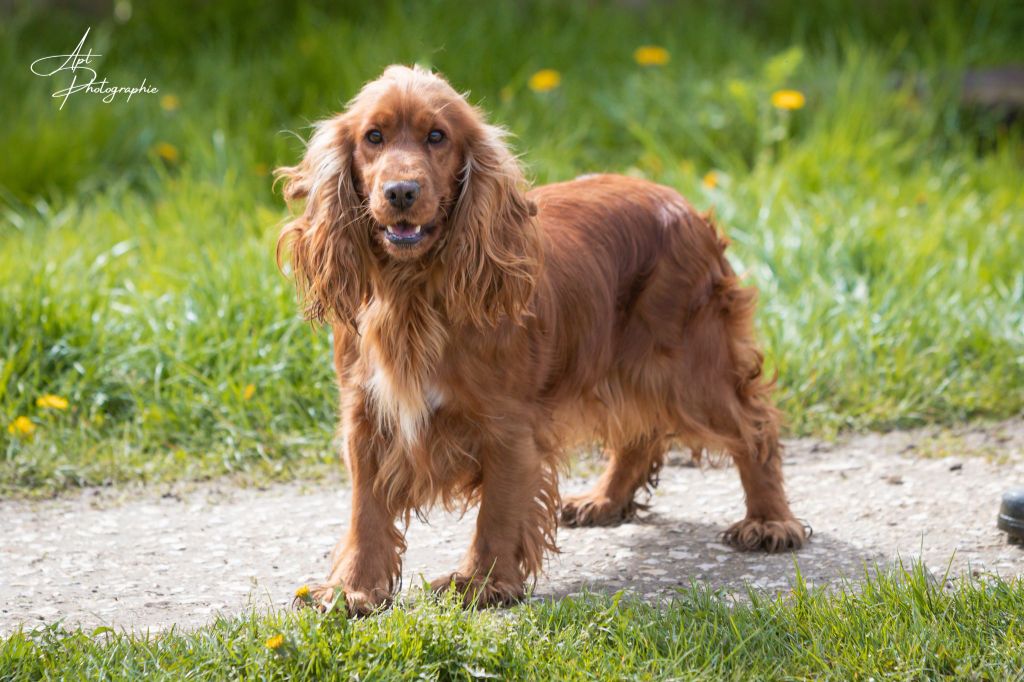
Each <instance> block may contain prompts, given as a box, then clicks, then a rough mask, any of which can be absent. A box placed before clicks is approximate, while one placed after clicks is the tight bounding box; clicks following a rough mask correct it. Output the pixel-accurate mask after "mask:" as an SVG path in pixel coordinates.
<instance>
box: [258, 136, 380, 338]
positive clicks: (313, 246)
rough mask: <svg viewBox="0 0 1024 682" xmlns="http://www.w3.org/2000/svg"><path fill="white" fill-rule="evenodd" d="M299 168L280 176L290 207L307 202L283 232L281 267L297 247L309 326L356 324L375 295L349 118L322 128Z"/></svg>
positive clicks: (295, 255) (297, 269)
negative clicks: (287, 252) (332, 322)
mask: <svg viewBox="0 0 1024 682" xmlns="http://www.w3.org/2000/svg"><path fill="white" fill-rule="evenodd" d="M315 127H316V131H315V132H314V133H313V136H312V137H311V138H310V140H309V144H308V146H307V148H306V155H305V157H304V158H303V159H302V161H301V162H300V163H299V164H298V165H297V166H286V167H282V168H278V169H277V170H275V171H274V175H275V177H276V178H278V179H282V178H283V179H284V198H285V199H286V200H287V201H293V200H296V199H303V198H304V199H305V200H306V206H305V208H304V209H303V211H302V213H301V214H300V215H298V216H297V217H296V218H295V219H294V220H293V221H291V222H289V223H288V224H286V225H285V226H284V228H282V230H281V235H280V236H279V237H278V240H277V262H278V266H279V267H280V265H281V253H282V250H283V249H284V247H285V246H286V245H287V244H289V243H290V244H291V263H292V270H293V271H294V273H295V286H296V288H297V290H298V292H299V297H300V299H301V300H303V301H304V303H303V313H304V315H305V317H306V319H307V320H311V321H314V322H323V321H325V320H327V319H331V320H339V321H342V322H347V323H352V322H353V320H354V318H355V315H356V312H357V311H358V310H359V306H360V304H361V303H362V302H363V301H364V300H365V299H366V298H368V297H369V295H370V280H369V277H368V272H367V270H366V267H367V265H368V262H369V259H368V257H367V256H368V248H369V247H368V240H367V239H363V238H361V237H362V235H361V234H360V233H361V232H363V231H365V227H366V221H365V218H364V217H363V215H362V208H361V202H360V199H359V196H358V194H357V193H356V188H355V184H354V181H353V178H352V149H353V145H354V142H353V140H352V136H351V134H350V133H349V126H348V125H347V123H346V121H345V119H344V117H341V116H339V117H336V118H333V119H329V120H326V121H321V122H320V123H318V124H316V126H315Z"/></svg>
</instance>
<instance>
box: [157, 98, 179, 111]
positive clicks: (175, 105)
mask: <svg viewBox="0 0 1024 682" xmlns="http://www.w3.org/2000/svg"><path fill="white" fill-rule="evenodd" d="M180 107H181V100H180V99H178V96H177V95H164V96H163V97H161V98H160V108H161V109H163V110H164V111H177V110H178V109H179V108H180Z"/></svg>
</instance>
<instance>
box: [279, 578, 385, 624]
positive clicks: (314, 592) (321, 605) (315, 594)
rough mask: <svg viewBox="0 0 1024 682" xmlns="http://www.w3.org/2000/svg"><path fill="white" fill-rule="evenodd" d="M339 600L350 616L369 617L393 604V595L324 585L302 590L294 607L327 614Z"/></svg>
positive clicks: (378, 591)
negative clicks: (342, 600)
mask: <svg viewBox="0 0 1024 682" xmlns="http://www.w3.org/2000/svg"><path fill="white" fill-rule="evenodd" d="M339 598H343V599H344V600H345V608H346V610H347V611H348V614H349V615H350V616H368V615H370V614H371V613H374V612H375V611H378V610H380V609H382V608H384V607H386V606H388V605H389V604H390V603H391V594H390V593H389V592H388V591H387V590H385V589H381V588H377V589H370V590H346V589H343V588H342V586H341V585H340V583H334V584H331V583H324V584H322V585H312V586H310V587H308V588H305V589H302V588H300V589H299V591H298V592H296V593H295V599H294V600H292V607H293V608H304V607H309V608H313V609H316V610H317V611H320V612H321V613H325V612H327V611H329V610H331V608H332V607H333V605H334V601H335V600H336V599H339Z"/></svg>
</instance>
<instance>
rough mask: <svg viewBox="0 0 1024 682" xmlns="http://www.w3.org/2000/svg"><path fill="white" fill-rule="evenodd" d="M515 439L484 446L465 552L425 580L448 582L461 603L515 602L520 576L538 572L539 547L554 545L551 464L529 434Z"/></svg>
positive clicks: (439, 586) (541, 553)
mask: <svg viewBox="0 0 1024 682" xmlns="http://www.w3.org/2000/svg"><path fill="white" fill-rule="evenodd" d="M506 442H507V441H506ZM515 442H516V443H517V445H516V447H509V446H508V445H506V446H505V447H491V448H488V449H487V450H486V451H485V453H484V455H483V457H482V461H481V468H482V472H481V473H482V483H481V487H482V490H481V495H480V512H479V515H478V516H477V522H476V533H475V534H474V536H473V542H472V544H471V545H470V548H469V552H468V553H467V554H466V557H465V559H464V560H463V561H462V565H461V566H460V567H459V570H458V571H457V572H455V573H452V574H449V575H446V576H443V577H441V578H438V579H437V580H434V581H433V582H432V583H431V586H432V587H433V588H434V589H435V590H438V591H441V590H444V589H447V588H449V587H451V586H454V588H455V589H456V590H458V591H459V592H460V593H461V594H462V596H463V600H464V602H465V604H466V605H467V606H472V605H477V606H493V605H502V604H511V603H514V602H516V601H519V600H520V599H522V597H523V594H524V590H523V587H524V585H523V583H524V581H525V579H526V577H527V576H529V575H536V574H537V573H539V571H540V569H541V567H542V561H543V558H544V552H545V551H546V550H553V551H555V550H556V548H555V544H554V540H555V530H556V527H557V520H556V514H557V508H558V480H557V477H556V474H555V467H554V464H553V462H552V461H551V460H549V459H547V458H545V457H544V456H543V455H542V454H541V453H539V452H538V451H537V448H536V446H535V444H534V442H533V437H532V435H527V436H525V437H522V438H519V439H517V440H516V441H515Z"/></svg>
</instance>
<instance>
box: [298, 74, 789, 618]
mask: <svg viewBox="0 0 1024 682" xmlns="http://www.w3.org/2000/svg"><path fill="white" fill-rule="evenodd" d="M278 176H279V177H280V178H283V179H284V195H285V198H286V199H288V200H290V201H291V200H298V199H305V206H304V208H303V209H302V211H301V212H300V213H299V214H298V215H297V217H296V218H295V219H294V220H293V221H292V222H290V223H288V224H287V225H286V226H285V227H284V229H283V231H282V234H281V238H280V241H279V244H278V257H279V260H280V256H281V252H282V249H283V248H285V247H286V246H287V245H290V249H291V266H292V270H293V272H294V275H295V280H296V284H297V287H298V289H299V291H300V294H301V297H302V300H303V301H304V303H305V315H306V317H307V318H309V319H311V320H317V321H325V322H327V323H329V324H330V325H331V327H332V330H333V333H334V364H335V369H336V372H337V377H338V384H339V387H340V393H341V420H340V421H341V424H340V433H341V437H342V441H343V443H344V452H345V459H346V463H347V465H348V468H349V472H350V474H351V478H352V487H353V499H352V518H351V522H350V525H349V529H348V532H347V534H346V535H345V537H343V538H342V540H341V541H340V542H339V544H338V546H337V548H336V550H335V553H334V556H333V559H332V563H333V565H332V570H331V573H330V576H329V578H328V580H327V581H326V583H325V584H324V585H323V586H321V587H320V588H319V589H318V591H317V592H316V596H317V597H318V598H319V599H322V600H323V599H330V596H331V595H332V594H333V589H334V588H335V587H338V586H341V587H343V588H344V590H345V594H346V598H347V601H348V606H349V608H350V610H352V611H354V612H367V611H369V610H372V609H373V608H375V607H377V606H378V605H380V604H382V603H384V602H386V601H387V600H389V599H390V597H391V596H392V595H393V593H394V591H395V589H396V588H397V585H398V580H399V577H400V574H401V555H402V552H403V550H404V548H405V543H404V538H403V534H402V532H401V530H400V528H399V525H398V524H400V523H401V522H402V521H403V520H405V521H406V522H407V521H408V518H409V515H410V513H412V512H417V513H422V512H425V511H426V510H427V509H428V508H429V507H431V506H432V505H434V504H436V503H440V504H442V505H445V506H446V507H452V506H454V505H458V504H470V503H477V502H478V503H479V505H480V510H479V516H478V519H477V531H476V534H475V537H474V539H473V542H472V544H471V547H470V550H469V552H468V554H467V556H466V558H465V560H464V561H463V563H462V565H461V566H460V568H459V569H458V570H457V571H456V572H455V573H450V574H446V575H444V576H443V577H442V578H440V579H438V580H437V581H435V583H434V584H435V587H438V588H444V587H448V586H449V585H451V584H454V585H455V587H456V588H457V589H460V590H462V591H463V593H464V594H465V595H466V598H467V600H471V599H475V600H477V601H478V602H479V603H484V604H490V603H507V602H510V601H514V600H516V599H518V598H520V597H521V596H522V594H523V586H524V581H525V580H526V578H528V577H529V576H531V575H532V576H535V575H537V573H538V572H539V571H540V570H541V568H542V562H543V557H544V553H545V552H546V551H555V549H556V547H555V532H556V527H557V525H558V521H559V520H561V522H562V523H563V524H564V525H567V526H581V525H598V524H611V523H618V522H622V521H625V520H628V519H629V518H630V517H631V516H632V515H633V514H634V513H635V512H636V510H637V509H638V507H639V506H640V505H638V504H637V502H636V501H635V499H634V496H635V494H636V493H637V491H638V490H639V489H641V488H643V487H645V486H649V485H654V484H655V483H656V478H657V472H658V470H659V468H660V467H661V465H662V462H663V460H664V455H665V452H666V450H667V449H668V447H669V445H670V444H671V443H673V442H675V443H679V444H681V445H683V446H687V447H689V448H691V449H692V450H693V451H694V452H697V453H699V452H700V451H701V450H703V449H708V450H711V451H721V452H725V453H728V454H729V455H731V456H732V458H733V460H734V461H735V463H736V465H737V468H738V469H739V473H740V478H741V480H742V483H743V487H744V490H745V492H746V502H747V516H746V518H745V519H743V520H742V521H740V522H738V523H736V524H734V525H733V526H732V527H730V528H729V529H728V530H727V531H726V532H725V538H726V539H727V540H728V541H729V542H731V543H732V544H734V545H736V546H738V547H740V548H743V549H758V548H761V549H766V550H769V551H776V550H783V549H792V548H797V547H800V546H801V545H802V544H803V542H804V540H805V530H804V528H803V526H802V525H801V524H800V523H799V522H798V521H797V520H796V519H795V518H794V517H793V515H792V513H791V512H790V510H789V506H788V503H787V501H786V497H785V494H784V491H783V485H782V472H781V449H780V447H779V440H778V439H779V435H778V423H779V415H778V412H777V411H776V409H775V408H774V407H773V406H772V404H771V402H770V392H771V388H772V384H771V382H769V381H765V380H764V378H763V377H762V375H761V367H762V356H761V353H760V352H759V350H758V348H757V346H756V344H755V341H754V335H753V327H752V320H753V313H754V306H755V298H756V294H755V292H754V291H753V290H751V289H748V288H743V287H742V286H741V285H740V283H739V281H738V279H737V277H736V275H735V274H734V272H733V270H732V268H731V267H730V265H729V262H728V261H727V260H726V258H725V256H724V251H725V248H726V241H725V239H724V238H723V237H722V236H720V235H719V233H718V231H717V229H716V228H715V226H714V225H713V224H712V222H711V221H710V220H709V219H708V218H707V217H704V216H701V215H698V214H697V213H696V212H694V210H693V209H692V208H691V207H690V205H689V204H687V203H686V201H685V200H684V199H683V198H682V197H680V196H679V194H677V193H676V192H675V191H673V190H671V189H669V188H667V187H663V186H659V185H655V184H653V183H650V182H647V181H644V180H638V179H633V178H626V177H621V176H614V175H597V176H588V177H582V178H578V179H576V180H574V181H571V182H565V183H559V184H554V185H548V186H546V187H540V188H537V189H534V190H532V191H530V192H527V188H526V183H525V181H524V178H523V173H522V170H521V168H520V166H519V163H518V162H517V160H516V158H515V157H514V156H513V154H512V153H511V152H510V151H509V148H508V146H507V145H506V142H505V134H504V132H503V131H502V130H501V129H499V128H497V127H495V126H492V125H489V124H487V123H485V121H484V117H483V115H482V113H481V112H480V111H479V110H478V109H476V108H475V107H473V106H471V105H470V104H468V103H467V102H466V100H465V98H464V97H462V96H460V95H459V94H458V93H456V92H455V91H454V90H453V89H452V88H451V87H450V86H449V85H448V83H447V82H446V81H444V80H443V79H442V78H440V77H439V76H437V75H435V74H432V73H430V72H428V71H425V70H423V69H420V68H406V67H401V66H392V67H390V68H388V69H387V70H386V71H385V72H384V74H383V75H382V76H381V77H380V78H379V79H378V80H376V81H373V82H371V83H369V84H367V85H366V86H365V87H364V88H363V89H362V90H361V91H360V92H359V94H358V95H356V97H355V98H354V99H353V100H352V101H351V102H350V103H349V104H348V106H347V108H346V110H345V111H344V112H343V113H341V114H339V115H338V116H336V117H334V118H331V119H328V120H326V121H324V122H321V123H320V124H318V125H317V126H316V131H315V132H314V134H313V136H312V138H311V140H310V142H309V145H308V148H307V151H306V155H305V158H303V160H302V161H301V162H300V163H299V164H298V165H296V166H293V167H288V168H281V169H279V170H278ZM595 439H596V440H599V441H600V442H602V443H603V444H604V445H605V447H606V448H607V450H608V453H609V459H610V462H609V465H608V468H607V470H606V471H605V473H604V474H603V475H602V477H601V479H600V481H599V482H598V484H597V485H596V487H595V488H594V489H593V490H592V491H591V492H589V493H587V494H585V495H580V496H576V497H572V498H567V499H565V500H561V499H560V497H559V494H558V479H557V469H558V465H559V462H560V461H561V459H562V453H563V452H564V451H565V449H566V448H567V447H568V446H570V445H572V444H573V443H577V442H579V441H581V440H595Z"/></svg>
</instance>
